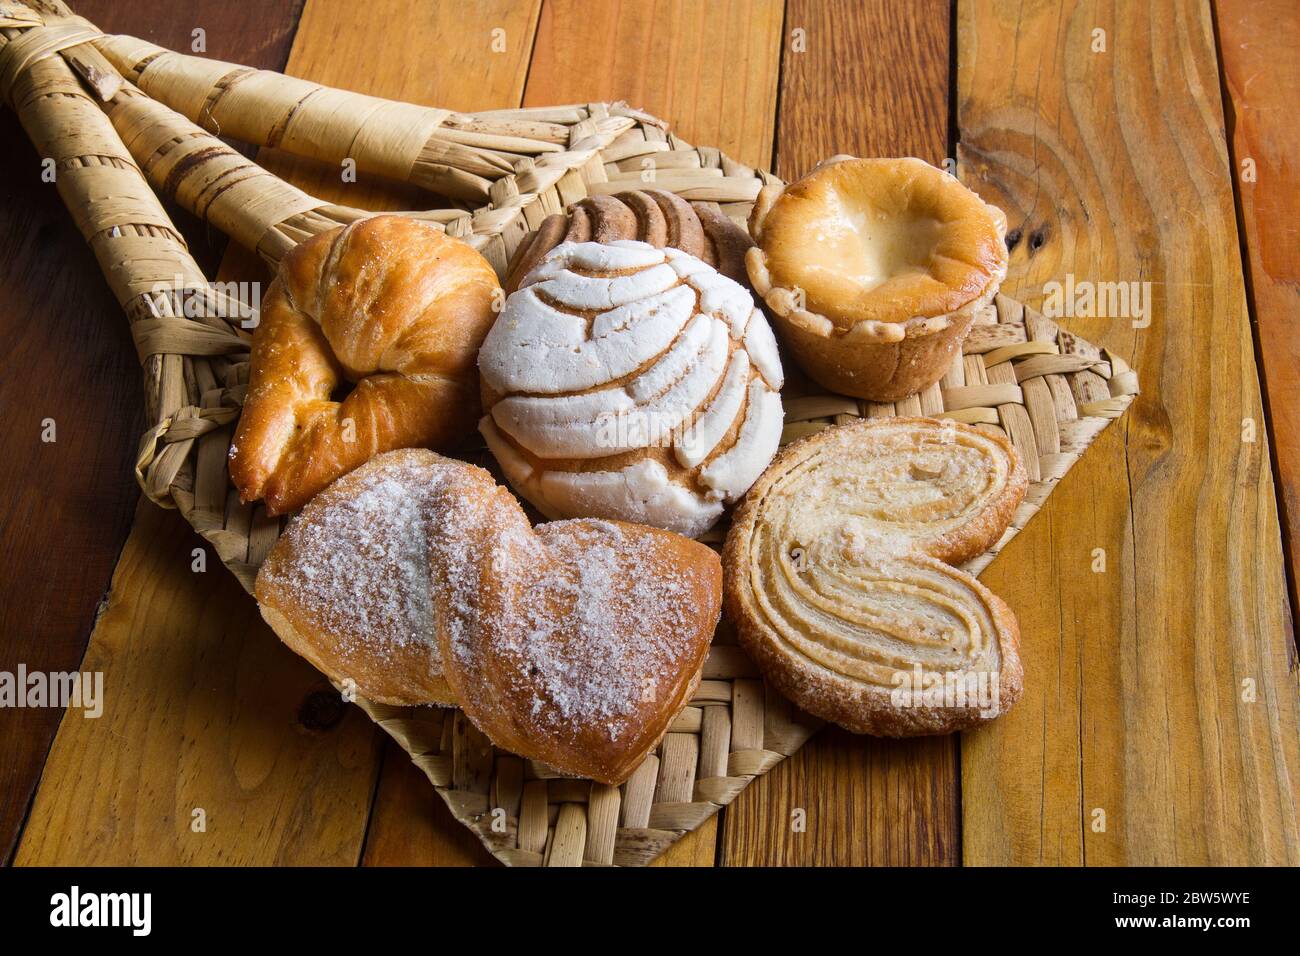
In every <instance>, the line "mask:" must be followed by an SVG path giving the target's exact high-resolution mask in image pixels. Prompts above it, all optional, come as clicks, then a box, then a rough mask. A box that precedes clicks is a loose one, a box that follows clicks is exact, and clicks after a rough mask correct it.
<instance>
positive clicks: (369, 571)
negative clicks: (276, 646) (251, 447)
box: [254, 449, 496, 704]
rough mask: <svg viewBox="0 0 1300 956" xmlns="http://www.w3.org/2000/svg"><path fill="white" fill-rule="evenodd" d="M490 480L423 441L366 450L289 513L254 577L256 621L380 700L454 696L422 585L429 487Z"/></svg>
mask: <svg viewBox="0 0 1300 956" xmlns="http://www.w3.org/2000/svg"><path fill="white" fill-rule="evenodd" d="M453 478H454V479H456V480H457V481H458V482H459V483H461V484H463V483H465V482H476V483H478V484H479V485H482V486H483V487H485V488H488V489H492V488H495V487H496V482H495V481H494V480H493V479H492V476H491V475H489V474H488V473H487V472H486V471H483V470H482V469H481V468H475V467H474V466H472V465H468V464H466V463H465V462H461V461H456V460H454V459H450V458H443V457H442V456H441V455H437V454H434V453H433V452H431V451H425V450H423V449H405V450H402V451H393V452H389V453H388V454H386V455H380V456H378V457H376V458H372V459H371V460H370V461H369V462H367V463H366V464H364V465H362V466H361V467H360V468H358V469H356V470H355V471H352V472H350V473H349V474H347V475H345V476H343V477H342V478H340V479H339V480H338V481H336V482H334V484H332V485H330V486H329V487H328V488H326V489H325V490H324V491H323V492H321V493H320V494H319V495H317V496H316V497H315V498H313V499H312V500H311V502H309V503H308V505H307V506H306V507H305V508H303V509H302V511H301V512H300V513H299V514H297V515H296V516H295V517H294V518H292V519H291V520H290V521H289V524H288V527H286V528H285V530H284V533H283V534H282V535H280V538H279V540H277V541H276V543H275V546H274V547H273V548H272V549H271V553H270V554H269V555H268V556H267V559H266V560H265V561H264V562H263V563H262V567H261V570H259V571H258V574H257V582H256V585H255V587H254V594H255V595H256V597H257V601H258V604H259V605H260V607H261V611H262V617H263V618H265V619H266V621H267V623H268V624H270V625H271V627H272V629H273V630H274V631H275V632H276V634H278V635H279V636H280V639H281V640H282V641H284V643H285V644H287V645H289V647H290V648H292V649H293V650H294V651H295V652H297V653H298V654H300V655H301V656H303V657H305V658H307V660H309V661H311V663H312V664H314V665H315V666H316V669H317V670H319V671H320V672H321V673H323V674H325V675H326V676H327V677H329V678H330V679H331V680H334V681H336V682H340V683H342V682H344V681H351V682H352V684H353V685H354V686H355V687H356V690H357V693H359V694H360V695H361V696H362V697H365V698H368V699H370V700H376V701H379V702H380V703H384V704H430V703H436V704H453V703H455V700H456V698H455V694H454V693H453V692H452V690H451V688H450V687H449V686H448V685H447V682H446V681H445V680H444V679H443V676H442V656H441V653H440V651H439V650H438V641H437V634H436V632H435V628H434V620H433V597H432V595H431V593H430V591H429V538H430V534H431V533H438V531H439V528H438V526H437V525H436V524H434V523H432V522H433V521H434V520H435V519H436V518H437V513H436V512H435V511H434V510H433V509H432V508H431V502H432V501H433V498H434V493H435V492H436V491H437V489H438V488H439V487H440V486H441V485H442V483H444V482H446V481H449V480H452V479H453Z"/></svg>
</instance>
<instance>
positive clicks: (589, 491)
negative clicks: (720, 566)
mask: <svg viewBox="0 0 1300 956" xmlns="http://www.w3.org/2000/svg"><path fill="white" fill-rule="evenodd" d="M479 371H480V373H481V377H482V385H483V407H484V409H485V411H486V412H487V414H486V415H485V416H484V417H483V419H482V421H481V423H480V425H479V430H480V431H481V432H482V433H483V437H484V438H485V439H486V441H487V444H488V447H489V448H490V449H491V450H492V453H493V454H494V455H495V456H496V459H497V461H498V462H499V463H500V465H501V468H502V470H503V471H504V473H505V475H506V477H507V479H508V480H509V482H510V484H511V485H512V486H513V487H514V489H515V490H516V491H517V492H518V493H519V494H520V495H522V496H523V497H525V498H527V499H528V500H529V501H531V502H532V503H533V504H534V505H536V506H537V508H538V509H539V510H540V511H541V512H542V513H543V514H544V515H546V516H547V517H549V518H571V517H586V516H593V517H602V518H611V519H617V520H623V521H632V522H637V523H639V524H648V525H654V526H656V527H660V528H666V529H668V530H671V531H677V532H679V533H681V534H685V535H690V536H696V535H699V534H701V533H703V532H704V531H706V530H707V529H708V528H709V527H710V526H712V525H713V524H714V523H715V522H716V521H717V520H718V518H719V517H720V516H721V515H722V511H723V508H724V507H725V506H726V505H727V504H729V503H731V502H732V501H735V500H736V499H737V498H739V497H740V496H741V495H742V494H744V492H745V489H747V488H748V487H749V486H750V484H751V483H753V481H754V479H755V478H757V477H758V475H759V474H760V473H761V472H762V470H763V469H764V468H765V467H766V466H767V463H768V462H769V461H771V460H772V456H773V455H774V454H775V453H776V449H777V446H778V444H779V442H780V438H781V428H782V425H783V413H782V408H781V396H780V391H779V390H780V388H781V384H782V373H781V361H780V356H779V355H778V354H777V349H776V340H775V339H774V338H773V336H772V331H771V329H770V328H769V326H768V324H767V320H766V319H765V318H764V317H763V314H762V312H761V311H760V310H759V309H757V308H756V307H755V305H754V301H753V299H752V298H751V297H750V295H749V293H748V292H746V291H745V290H744V288H742V287H741V286H740V285H738V284H736V283H735V282H732V281H731V280H730V279H728V278H726V277H725V276H722V275H720V274H719V273H718V272H716V271H715V270H714V269H712V268H710V267H709V266H707V265H705V264H704V263H703V262H701V261H700V260H699V259H696V258H695V257H694V256H691V255H688V254H686V253H684V252H681V251H679V250H677V249H673V248H662V249H659V248H655V247H653V246H651V245H648V244H647V243H643V242H634V241H618V242H613V243H610V244H604V245H602V244H599V243H594V242H586V243H564V244H562V245H559V246H557V247H556V248H555V249H553V250H552V251H551V252H550V254H548V255H547V257H546V258H545V259H543V260H542V262H541V263H540V264H539V265H538V266H537V267H536V268H535V269H534V270H533V271H532V272H531V273H530V274H529V275H528V277H527V278H526V279H525V280H524V284H523V287H522V288H521V289H519V290H518V291H517V292H515V293H514V294H512V295H511V296H510V297H509V298H508V299H507V300H506V305H505V309H504V310H503V311H502V313H501V317H500V319H499V320H498V321H497V323H496V325H495V326H493V328H492V331H491V332H490V333H489V334H488V337H487V338H486V340H484V343H483V348H482V350H481V352H480V354H479Z"/></svg>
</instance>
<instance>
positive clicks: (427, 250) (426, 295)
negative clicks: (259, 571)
mask: <svg viewBox="0 0 1300 956" xmlns="http://www.w3.org/2000/svg"><path fill="white" fill-rule="evenodd" d="M499 288H500V287H499V285H498V284H497V280H496V274H495V273H494V272H493V271H492V267H491V266H490V265H489V264H488V262H487V260H486V259H484V258H483V257H482V256H480V255H479V254H478V253H477V252H475V251H474V250H473V249H471V248H470V247H469V246H468V245H466V244H465V243H463V242H461V241H460V240H458V239H453V238H451V237H449V236H447V235H446V234H445V233H444V232H443V231H442V230H441V229H439V228H437V227H436V226H434V225H432V224H431V223H426V222H420V221H418V220H414V219H410V218H407V217H405V216H373V217H371V218H368V219H361V220H358V221H357V222H354V223H352V224H351V225H348V226H346V227H341V228H339V229H333V230H330V231H329V232H325V233H322V234H320V235H319V236H316V237H314V238H312V239H308V240H307V241H306V242H303V243H302V244H300V245H299V246H297V247H296V248H294V249H293V250H292V251H291V252H290V253H289V254H288V255H287V256H285V258H284V260H283V261H282V262H281V263H280V270H279V274H278V275H277V276H276V279H275V281H274V282H272V283H271V287H270V289H269V290H268V291H267V294H266V299H265V301H264V304H263V308H262V315H261V322H260V323H259V325H258V327H257V331H256V332H255V333H254V334H253V350H252V355H251V356H250V359H249V381H248V392H247V394H246V396H245V398H244V409H243V413H242V414H241V416H240V419H239V428H238V430H237V431H236V433H235V440H234V442H233V444H232V445H231V447H230V478H231V481H233V482H234V484H235V487H237V488H238V489H239V494H240V497H241V498H242V499H243V500H244V501H253V500H256V499H258V498H263V499H265V501H266V510H267V512H268V513H269V514H273V515H275V514H284V513H286V512H289V511H293V510H295V509H296V508H299V507H301V506H302V505H303V504H305V503H306V502H307V501H308V500H309V499H310V498H311V497H312V495H314V494H316V493H317V492H318V491H320V490H321V489H322V488H324V487H325V486H326V485H328V484H329V483H330V482H331V481H333V480H334V479H335V478H337V477H339V476H340V475H343V474H346V473H347V472H349V471H351V470H352V469H353V468H356V467H357V466H358V465H360V464H362V463H363V462H365V461H366V460H367V459H369V458H370V457H371V456H373V455H375V454H377V453H379V452H382V451H388V450H390V449H393V448H409V447H428V448H439V449H446V448H450V447H453V446H454V445H456V444H458V443H460V442H462V441H463V440H464V439H465V438H466V437H468V435H470V434H472V432H473V427H474V422H475V421H476V420H477V419H478V412H479V406H478V377H477V375H476V372H475V360H476V358H477V355H478V347H479V345H480V344H481V343H482V341H483V337H484V336H485V335H487V331H488V329H489V328H490V327H491V325H492V321H493V319H494V318H495V317H496V313H495V312H494V310H493V302H494V299H495V298H496V297H497V296H498V295H499V291H498V290H499ZM340 386H344V387H347V386H353V387H352V388H351V391H350V392H349V393H348V394H347V395H346V396H345V397H343V398H342V400H341V401H340V400H336V396H335V392H336V390H338V389H339V388H340Z"/></svg>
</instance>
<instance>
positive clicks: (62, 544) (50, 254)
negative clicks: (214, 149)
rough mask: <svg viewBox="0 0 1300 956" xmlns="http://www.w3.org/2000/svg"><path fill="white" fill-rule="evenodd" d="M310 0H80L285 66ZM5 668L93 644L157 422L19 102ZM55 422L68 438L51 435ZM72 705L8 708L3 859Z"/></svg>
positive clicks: (113, 15) (159, 33)
mask: <svg viewBox="0 0 1300 956" xmlns="http://www.w3.org/2000/svg"><path fill="white" fill-rule="evenodd" d="M298 7H299V4H297V3H285V4H280V5H278V6H277V7H276V8H275V9H269V8H268V9H265V10H258V9H256V8H253V7H250V6H249V5H246V4H232V3H229V2H228V0H196V2H193V3H189V4H185V5H183V6H181V5H176V4H172V3H168V2H166V0H144V2H138V3H134V4H131V5H127V6H123V5H122V4H120V3H116V2H113V0H78V2H76V8H77V11H78V12H79V13H80V14H82V15H84V16H86V17H88V18H89V19H91V20H93V21H95V22H97V23H99V24H100V25H101V26H102V27H103V28H104V29H106V30H114V31H122V32H129V33H135V34H138V35H141V36H148V37H150V38H151V39H153V40H155V42H159V43H171V44H177V45H179V44H186V45H188V43H189V42H190V31H191V30H192V29H193V28H194V26H195V24H198V23H201V24H203V25H204V26H205V28H206V29H207V33H208V44H209V47H208V48H209V51H210V53H211V54H212V55H214V56H219V57H234V56H238V55H247V56H248V57H249V58H250V60H251V62H253V63H254V64H256V65H258V66H262V67H267V68H271V69H279V68H280V67H282V66H283V65H284V61H285V57H286V56H287V54H288V49H289V40H290V38H291V36H292V32H293V25H294V23H295V22H296V21H297V18H298ZM0 140H2V141H3V142H6V143H9V144H11V145H10V148H7V149H4V150H2V151H0V183H3V184H4V186H3V189H2V192H0V204H3V206H4V209H5V220H6V222H7V223H8V228H6V229H5V230H4V231H3V232H2V233H0V261H3V262H4V263H6V268H4V269H3V270H0V338H3V340H4V341H5V342H6V343H8V349H9V356H8V361H7V363H6V367H5V373H4V375H3V376H0V407H3V408H4V409H5V410H6V414H5V415H3V416H0V445H2V446H3V447H4V448H5V449H7V450H9V452H10V453H9V454H7V455H5V456H4V458H3V461H0V488H2V489H4V498H5V502H6V504H5V508H4V512H3V516H0V635H3V638H2V640H3V650H2V651H0V670H5V671H9V672H13V671H14V670H15V669H16V668H17V666H18V665H19V664H20V663H21V664H25V665H26V666H27V668H28V669H29V670H31V671H43V672H47V671H52V670H53V671H71V670H75V669H76V668H77V665H78V663H79V662H80V660H81V658H82V655H83V653H84V652H85V648H86V641H87V638H88V636H89V633H90V629H91V624H92V621H93V618H94V615H95V608H96V606H97V604H98V603H99V601H100V599H101V598H102V597H103V594H104V590H105V588H106V587H107V585H108V582H109V579H110V577H111V576H112V570H113V564H114V562H115V561H116V560H117V557H118V555H119V553H120V552H121V549H122V543H123V541H124V540H125V539H126V535H127V532H128V530H129V528H130V523H131V517H132V514H133V513H134V506H135V501H136V499H137V497H138V495H139V492H138V490H137V488H136V484H135V482H134V481H133V480H132V478H131V468H132V465H133V463H134V458H135V452H136V445H137V443H138V442H139V437H140V434H141V433H142V432H143V431H144V427H145V424H144V419H143V415H142V412H141V401H140V366H139V363H138V362H137V361H136V358H135V350H134V348H133V347H132V345H131V338H130V336H129V335H128V334H127V327H126V320H125V318H124V317H123V316H122V313H121V310H120V309H119V308H118V306H117V303H116V302H115V301H114V300H113V297H112V295H110V294H109V291H108V287H107V285H105V283H104V282H103V280H102V279H100V278H99V267H98V266H97V265H96V263H95V260H94V257H93V256H91V254H90V251H89V249H88V247H87V246H86V244H85V242H84V241H83V240H82V238H81V236H80V234H79V233H78V232H77V229H76V227H75V226H74V224H73V220H72V217H71V216H70V215H69V214H68V211H67V210H66V209H65V208H64V207H63V203H62V202H61V201H60V199H59V196H58V194H57V192H55V189H54V187H53V185H51V184H48V183H44V182H42V181H41V166H40V157H38V156H37V155H36V154H35V152H34V151H33V150H32V148H31V145H30V144H29V143H28V141H27V137H26V135H25V134H24V133H23V130H22V128H21V127H20V126H19V124H18V121H17V118H16V117H15V116H14V114H13V113H12V112H11V111H9V110H7V109H5V110H0ZM172 213H173V216H174V217H175V219H176V222H177V224H178V226H179V227H180V229H181V231H182V232H183V233H184V234H185V236H186V239H187V240H188V242H189V243H190V247H191V250H192V251H193V252H194V253H195V255H196V257H197V258H198V259H199V260H200V261H201V262H202V261H206V262H208V263H210V264H215V262H216V261H217V259H218V258H219V255H220V247H219V245H214V244H212V243H209V242H207V241H206V236H207V235H210V232H209V231H208V230H205V229H204V228H203V227H202V226H201V225H200V224H199V223H198V222H197V221H196V220H195V219H193V218H192V217H187V216H185V215H183V214H178V213H177V211H176V210H173V211H172ZM47 418H48V419H53V420H54V423H55V429H56V431H55V437H56V441H55V442H53V443H44V442H42V441H41V431H42V420H43V419H47ZM60 717H61V714H60V712H59V711H57V710H37V709H24V710H17V711H9V712H7V713H6V715H5V733H4V734H3V735H0V861H7V860H9V859H10V858H11V856H12V854H13V851H14V849H15V847H16V846H17V841H18V835H19V829H20V826H21V823H22V820H23V816H24V815H25V814H26V812H27V809H28V806H29V805H30V803H31V799H32V794H33V792H34V790H35V788H36V784H37V781H38V780H39V778H40V773H41V765H42V763H43V762H44V760H45V757H46V755H47V753H48V752H49V748H50V743H51V741H52V740H53V738H54V734H55V731H56V730H57V728H58V725H59V720H60Z"/></svg>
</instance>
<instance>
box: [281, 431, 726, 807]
mask: <svg viewBox="0 0 1300 956" xmlns="http://www.w3.org/2000/svg"><path fill="white" fill-rule="evenodd" d="M255 590H256V594H257V599H258V602H259V604H260V606H261V609H262V614H263V616H264V617H265V618H266V620H267V621H268V622H270V624H271V625H272V627H274V628H275V631H276V633H277V634H279V635H280V637H281V639H282V640H283V641H284V642H285V643H286V644H288V645H289V646H290V647H291V648H292V649H293V650H295V651H297V652H298V653H299V654H301V655H302V656H304V657H306V658H307V659H308V660H309V661H311V662H312V663H313V664H315V665H316V666H317V667H318V668H319V669H320V670H321V671H323V672H324V673H325V674H327V675H328V676H329V677H331V678H332V679H334V680H335V681H338V682H344V681H350V682H351V683H352V684H353V686H355V688H356V690H357V692H358V693H359V694H360V695H361V696H362V697H366V698H368V699H371V700H376V701H380V702H383V703H390V704H407V705H409V704H425V703H441V704H452V703H458V704H459V705H460V706H461V707H462V708H463V709H464V711H465V713H466V715H467V716H468V717H469V719H470V720H471V721H472V722H473V723H474V724H475V726H477V727H478V728H479V729H480V730H482V731H483V732H484V733H485V734H487V735H488V736H489V737H490V738H491V739H492V741H493V742H494V743H496V744H497V745H498V746H501V747H504V748H506V749H509V750H512V751H514V752H515V753H518V754H520V755H522V756H525V757H530V758H532V759H535V760H538V761H541V762H542V763H545V764H547V765H549V766H551V767H554V768H555V769H557V770H560V771H562V772H565V773H570V774H576V775H579V776H586V777H591V778H592V779H594V780H599V781H601V782H604V783H619V782H621V781H622V780H623V779H625V778H626V777H627V775H628V774H630V773H631V772H632V770H634V769H635V768H636V767H637V765H638V764H640V762H641V761H642V760H643V759H644V758H645V755H646V754H647V753H649V751H650V750H651V749H653V747H654V746H655V744H657V743H658V741H659V739H660V738H661V737H662V736H663V735H664V733H665V732H666V731H667V729H668V726H669V724H670V723H671V722H672V720H673V718H674V717H676V716H677V714H678V713H679V712H680V711H681V709H682V707H684V706H685V705H686V703H687V701H689V700H690V697H691V694H692V693H693V692H694V689H695V687H696V685H697V684H698V683H699V679H700V672H701V668H702V666H703V663H704V658H705V656H706V655H707V654H708V649H709V644H710V642H711V640H712V637H713V630H714V628H715V627H716V625H717V622H718V615H719V612H720V608H721V604H722V565H721V562H720V561H719V560H718V556H717V555H716V554H715V553H714V552H713V551H712V550H710V549H709V548H707V547H705V546H704V545H702V544H698V543H696V542H694V541H691V540H690V539H688V538H684V537H682V536H681V535H676V534H672V533H670V532H667V531H661V530H659V529H657V528H647V527H642V526H639V525H631V524H623V523H620V522H613V521H603V520H585V521H559V522H553V523H551V524H544V525H539V526H538V527H536V528H532V527H530V526H529V523H528V519H527V517H526V516H525V515H524V512H523V509H522V508H521V507H520V506H519V503H518V501H516V500H515V498H514V497H513V496H512V495H511V494H510V492H509V491H507V490H506V489H505V488H502V487H500V486H499V485H497V484H496V482H495V481H494V480H493V479H492V477H491V476H490V475H489V474H488V473H487V472H485V471H483V470H482V469H481V468H476V467H474V466H473V465H469V464H466V463H465V462H462V461H456V460H455V459H450V458H443V457H441V456H439V455H436V454H434V453H433V452H429V451H422V450H413V449H412V450H403V451H395V452H390V453H388V454H385V455H380V456H378V457H377V458H375V459H373V460H371V461H370V462H368V463H367V464H365V465H363V466H361V467H360V468H358V469H356V470H355V471H353V472H351V473H350V474H348V475H346V476H344V477H343V478H341V479H339V480H338V481H336V482H335V483H334V484H333V485H331V486H330V487H329V488H327V489H326V490H325V491H324V492H322V493H321V494H320V495H318V496H317V497H316V498H315V499H313V500H312V502H311V503H310V504H308V505H307V507H306V508H304V509H303V510H302V512H301V513H300V514H298V515H297V516H296V517H295V518H294V519H293V520H292V521H290V523H289V526H288V528H286V530H285V533H284V534H283V535H281V536H280V539H279V540H278V541H277V542H276V544H275V547H274V548H272V550H271V554H270V556H269V557H268V558H267V560H266V561H265V562H264V563H263V565H262V568H261V571H260V572H259V574H258V577H257V583H256V588H255Z"/></svg>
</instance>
